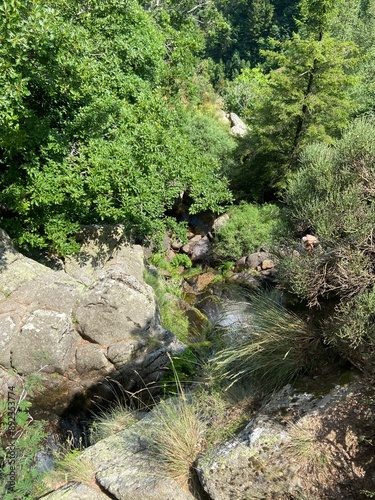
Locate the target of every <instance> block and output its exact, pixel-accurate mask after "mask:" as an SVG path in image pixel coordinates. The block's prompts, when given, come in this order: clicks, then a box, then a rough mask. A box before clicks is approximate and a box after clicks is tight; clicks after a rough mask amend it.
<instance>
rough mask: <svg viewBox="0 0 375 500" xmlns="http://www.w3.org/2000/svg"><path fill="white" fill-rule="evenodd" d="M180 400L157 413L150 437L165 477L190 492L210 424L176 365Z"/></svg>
mask: <svg viewBox="0 0 375 500" xmlns="http://www.w3.org/2000/svg"><path fill="white" fill-rule="evenodd" d="M172 369H173V371H174V375H175V381H176V386H177V396H175V397H173V398H170V399H167V400H164V401H162V402H161V403H159V404H158V405H157V406H156V407H155V408H154V410H153V416H154V419H155V420H154V421H153V425H152V426H150V428H149V432H148V433H147V436H146V438H147V440H148V441H149V442H150V445H151V449H152V450H153V452H154V454H155V456H156V458H157V462H158V468H159V472H158V473H160V474H161V475H163V476H166V477H171V478H173V479H175V480H176V481H178V482H179V483H180V484H181V486H182V487H184V488H188V485H189V484H190V482H191V480H192V470H193V468H194V464H195V462H196V460H197V458H198V455H199V454H200V453H201V452H202V451H203V449H204V443H205V432H206V428H207V423H206V421H205V419H204V417H203V415H202V413H201V412H200V410H199V408H198V406H197V404H196V402H195V400H194V398H192V397H190V396H188V395H187V394H186V392H185V391H184V389H183V387H182V385H181V382H180V381H179V378H178V374H177V372H176V369H175V368H174V365H173V362H172Z"/></svg>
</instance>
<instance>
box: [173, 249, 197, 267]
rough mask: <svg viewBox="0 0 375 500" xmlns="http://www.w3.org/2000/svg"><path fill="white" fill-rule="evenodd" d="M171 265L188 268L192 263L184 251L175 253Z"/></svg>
mask: <svg viewBox="0 0 375 500" xmlns="http://www.w3.org/2000/svg"><path fill="white" fill-rule="evenodd" d="M171 265H172V267H180V266H183V267H185V269H190V267H191V266H192V265H193V263H192V262H191V260H190V259H189V257H188V256H187V255H186V254H184V253H179V254H177V255H175V256H174V257H173V259H172V262H171Z"/></svg>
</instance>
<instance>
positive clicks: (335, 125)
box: [0, 0, 375, 254]
mask: <svg viewBox="0 0 375 500" xmlns="http://www.w3.org/2000/svg"><path fill="white" fill-rule="evenodd" d="M0 12H1V27H0V30H1V39H2V44H1V48H0V50H1V61H2V63H1V66H0V79H1V87H2V96H1V102H0V162H1V173H2V175H1V181H0V182H1V195H0V223H1V225H2V226H3V227H4V228H5V229H7V230H8V231H9V233H10V234H11V236H12V237H13V238H14V240H15V241H16V242H17V244H18V245H20V246H21V247H23V248H32V247H39V248H43V247H44V248H48V249H49V250H52V251H55V252H57V253H60V254H64V253H67V252H70V251H74V250H75V249H76V248H77V247H76V244H75V235H76V234H77V231H78V228H79V225H80V224H87V223H97V222H121V223H123V224H125V226H126V228H127V229H128V231H129V232H131V233H132V235H133V236H134V238H135V239H137V240H139V241H148V240H150V239H152V238H154V239H155V238H156V239H158V237H159V238H160V236H161V235H162V233H163V231H164V230H165V229H166V228H172V229H174V231H175V232H177V234H178V226H177V225H176V221H175V219H174V218H173V216H172V217H171V216H170V215H171V214H172V215H173V212H172V211H171V209H172V208H173V205H174V203H175V201H176V199H177V198H178V196H179V195H181V193H188V195H189V200H190V213H197V212H200V211H203V210H211V211H214V212H216V213H219V212H220V211H222V210H223V209H224V208H225V206H226V205H227V204H228V203H230V202H232V201H233V200H236V199H237V200H239V199H241V198H243V199H246V200H248V201H256V202H262V201H265V200H266V201H267V200H268V201H269V200H274V199H275V198H277V197H279V198H280V196H282V193H283V190H284V189H285V187H286V182H287V180H288V179H289V178H290V176H291V175H293V173H294V172H295V171H296V170H297V169H298V167H299V155H300V152H301V151H302V149H303V148H304V147H305V145H307V144H309V143H311V142H322V143H324V144H332V143H333V142H334V141H335V139H337V138H339V137H340V135H341V133H342V131H343V130H344V129H345V127H347V126H348V124H349V122H350V120H351V119H353V118H354V117H356V116H358V115H363V114H366V113H368V112H370V111H371V110H372V109H373V104H374V97H375V84H374V78H373V76H374V68H375V53H374V50H375V49H374V46H375V44H374V37H375V35H374V33H375V30H374V15H375V6H374V2H371V1H365V0H340V2H335V1H332V0H324V1H316V2H315V1H314V2H308V1H306V0H301V1H300V2H296V1H294V0H292V1H288V2H279V1H271V0H234V1H232V2H224V1H223V0H209V1H207V2H204V3H202V4H200V3H195V2H192V1H191V0H186V1H183V2H176V1H173V0H172V1H161V2H153V1H152V2H140V3H138V2H137V1H136V0H126V1H125V0H121V1H115V0H104V1H97V0H85V1H83V0H82V1H80V2H76V1H75V2H73V1H71V0H47V1H43V2H41V1H39V0H27V1H20V0H9V1H7V2H3V3H2V5H1V6H0ZM222 101H223V103H224V107H225V110H226V111H234V112H236V113H238V114H239V115H240V116H241V117H242V118H243V119H244V120H245V121H246V123H247V125H248V127H249V130H250V132H249V134H248V135H247V136H246V138H245V139H244V140H242V141H235V140H234V139H233V138H232V137H230V136H229V134H228V131H227V129H226V128H225V126H224V125H223V124H222V123H220V121H219V120H218V118H217V114H218V110H219V107H220V103H221V102H222ZM168 215H169V217H168Z"/></svg>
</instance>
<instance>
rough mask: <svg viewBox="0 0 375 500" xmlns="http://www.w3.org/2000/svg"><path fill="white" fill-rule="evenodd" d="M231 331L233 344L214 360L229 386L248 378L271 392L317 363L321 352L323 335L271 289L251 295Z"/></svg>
mask: <svg viewBox="0 0 375 500" xmlns="http://www.w3.org/2000/svg"><path fill="white" fill-rule="evenodd" d="M229 335H230V341H229V345H228V346H227V347H225V348H224V349H222V350H221V351H219V352H218V353H217V354H216V356H215V357H214V358H213V359H212V362H211V366H212V369H213V373H214V374H216V376H217V377H218V379H219V380H221V381H223V382H224V383H225V384H226V385H227V386H229V387H230V386H231V385H233V384H235V383H236V382H238V381H240V380H242V379H244V380H245V381H246V382H247V383H249V384H250V385H251V386H252V387H254V389H257V390H259V391H262V392H271V391H273V390H275V389H278V388H280V387H282V386H283V385H285V384H287V383H288V382H290V381H292V380H293V379H294V378H295V377H296V376H297V375H298V374H300V373H301V372H303V371H305V370H308V369H309V368H311V367H312V366H314V363H316V359H317V358H316V356H317V354H318V353H319V352H320V339H319V335H317V333H316V332H315V331H314V330H313V329H312V327H311V326H310V325H309V324H307V323H306V322H305V321H303V320H302V319H301V318H299V317H298V316H297V315H296V314H294V313H293V312H291V311H288V310H287V309H285V308H284V307H283V305H282V304H281V303H280V301H279V300H277V299H276V296H272V294H271V293H269V292H267V293H260V294H256V295H253V296H251V297H250V302H249V304H248V307H247V310H246V311H245V312H243V316H242V319H241V322H238V323H237V324H235V325H232V326H231V331H230V333H229Z"/></svg>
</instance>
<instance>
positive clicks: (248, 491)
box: [198, 379, 374, 500]
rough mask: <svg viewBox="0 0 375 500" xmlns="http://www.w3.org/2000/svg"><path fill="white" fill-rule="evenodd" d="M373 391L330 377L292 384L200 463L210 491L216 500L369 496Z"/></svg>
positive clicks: (371, 479)
mask: <svg viewBox="0 0 375 500" xmlns="http://www.w3.org/2000/svg"><path fill="white" fill-rule="evenodd" d="M304 389H307V390H304ZM309 390H311V391H312V392H309ZM366 391H368V389H366V385H364V384H361V383H358V382H355V381H353V382H351V383H350V384H349V385H343V386H341V385H330V383H329V382H327V381H326V380H323V379H322V380H319V381H313V382H312V383H310V387H308V386H306V387H302V388H299V389H296V388H293V387H291V386H287V387H285V388H284V389H283V390H282V391H280V392H279V393H278V394H276V395H274V396H273V397H272V398H271V400H270V402H269V403H268V404H267V405H265V406H264V407H263V408H262V410H260V411H259V413H258V414H257V415H256V416H255V417H254V418H253V419H252V420H251V421H250V422H249V424H248V425H247V427H246V428H245V429H244V430H243V431H242V432H241V433H240V434H239V435H238V436H236V437H235V438H232V439H230V440H229V441H226V442H224V443H221V444H219V445H217V446H216V447H214V448H213V449H211V450H210V451H209V452H208V453H207V454H206V455H205V456H204V457H203V458H201V459H200V460H199V462H198V474H199V477H200V480H201V483H202V485H203V487H204V488H205V490H206V491H207V492H208V494H209V495H210V497H211V498H214V499H215V500H231V499H236V500H248V499H251V498H264V499H273V498H275V499H276V498H277V499H278V500H283V499H285V500H287V499H289V498H299V497H300V496H301V495H303V497H304V498H327V499H328V498H329V499H330V500H340V499H342V498H362V497H361V495H360V490H371V488H373V477H372V474H373V473H374V461H373V458H371V457H373V453H372V451H371V450H370V446H369V445H368V446H367V449H366V445H364V444H363V443H362V444H360V443H361V436H362V434H363V428H370V427H371V426H372V425H373V413H372V409H371V403H370V402H371V397H369V396H366V395H365V393H366ZM369 464H372V465H369Z"/></svg>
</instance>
